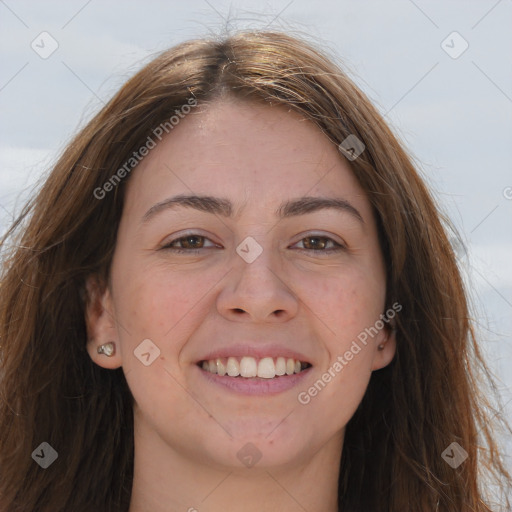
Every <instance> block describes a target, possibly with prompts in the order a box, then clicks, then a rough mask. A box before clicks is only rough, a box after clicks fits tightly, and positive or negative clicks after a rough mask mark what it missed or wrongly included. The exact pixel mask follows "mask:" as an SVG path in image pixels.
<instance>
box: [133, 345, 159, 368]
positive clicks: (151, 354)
mask: <svg viewBox="0 0 512 512" xmlns="http://www.w3.org/2000/svg"><path fill="white" fill-rule="evenodd" d="M133 353H134V354H135V357H136V358H137V359H138V360H139V361H140V362H141V363H142V364H143V365H144V366H149V365H150V364H152V363H153V362H154V361H155V360H156V359H158V356H160V349H159V348H158V347H157V346H156V345H155V344H154V343H153V342H152V341H151V340H150V339H145V340H143V341H141V342H140V343H139V345H138V346H137V348H136V349H135V350H134V351H133Z"/></svg>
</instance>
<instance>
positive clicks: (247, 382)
mask: <svg viewBox="0 0 512 512" xmlns="http://www.w3.org/2000/svg"><path fill="white" fill-rule="evenodd" d="M196 368H197V371H199V372H200V373H201V375H202V376H203V377H204V378H206V379H208V381H209V382H212V383H214V384H218V385H220V386H224V387H225V388H227V389H229V390H230V391H234V392H235V393H241V394H243V395H276V394H278V393H283V392H284V391H287V390H289V389H292V388H293V387H295V386H297V385H298V384H299V383H300V382H302V381H303V380H304V379H305V377H306V376H307V375H308V374H309V371H310V370H311V369H312V367H311V366H310V367H309V368H306V369H305V370H302V371H301V372H300V373H294V374H293V375H282V376H280V377H274V378H273V379H262V378H259V377H254V378H246V377H229V376H228V375H225V376H224V377H222V376H220V375H218V374H216V373H210V372H207V371H206V370H203V369H202V368H199V366H196Z"/></svg>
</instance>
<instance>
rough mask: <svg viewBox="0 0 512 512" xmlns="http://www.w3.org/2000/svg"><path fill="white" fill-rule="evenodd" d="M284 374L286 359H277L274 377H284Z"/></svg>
mask: <svg viewBox="0 0 512 512" xmlns="http://www.w3.org/2000/svg"><path fill="white" fill-rule="evenodd" d="M285 373H286V359H285V358H284V357H278V358H277V359H276V375H284V374H285Z"/></svg>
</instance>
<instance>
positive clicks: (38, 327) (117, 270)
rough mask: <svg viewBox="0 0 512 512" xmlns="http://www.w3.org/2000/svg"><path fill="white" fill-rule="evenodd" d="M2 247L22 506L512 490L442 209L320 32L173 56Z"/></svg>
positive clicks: (133, 91)
mask: <svg viewBox="0 0 512 512" xmlns="http://www.w3.org/2000/svg"><path fill="white" fill-rule="evenodd" d="M16 237H18V238H16ZM11 238H13V240H15V243H13V245H12V246H10V247H9V246H7V245H6V244H7V242H8V241H9V240H10V239H11ZM3 245H4V246H5V247H6V255H5V256H4V273H3V276H2V285H1V288H0V290H1V299H0V300H1V302H0V312H1V313H0V320H1V321H0V340H1V350H2V352H1V354H2V374H3V378H2V381H1V384H0V389H1V396H2V401H1V405H0V407H1V414H0V429H1V432H2V437H1V440H0V471H1V476H2V478H1V483H0V500H1V505H2V510H6V511H9V512H10V511H36V510H37V511H46V510H51V511H53V512H55V511H73V512H75V511H76V512H79V511H80V512H81V511H83V512H85V511H91V510H95V511H112V512H113V511H116V512H117V511H129V512H141V511H143V510H151V511H153V512H160V511H164V510H165V511H168V510H189V511H193V510H199V511H218V510H224V511H226V510H227V511H229V510H240V509H243V510H244V511H253V510H254V511H255V510H274V509H275V510H277V509H279V510H281V511H288V510H289V511H292V510H293V511H295V510H308V511H320V510H321V511H328V512H334V511H343V512H348V511H358V512H359V511H360V512H363V511H364V512H368V511H384V510H386V511H393V512H398V511H410V510H414V511H433V510H438V511H440V512H441V511H442V512H444V511H454V512H455V511H457V512H461V511H478V512H481V511H489V510H493V508H491V507H493V506H494V504H493V503H491V500H490V498H487V497H486V495H485V494H484V492H483V489H482V488H483V486H484V485H487V486H488V485H495V486H497V487H496V488H497V489H498V490H501V491H502V492H505V491H506V490H507V489H508V487H507V485H509V482H510V475H509V474H508V473H507V471H506V469H505V468H504V466H503V465H502V463H501V461H500V457H499V453H498V451H497V445H496V443H495V441H494V438H493V436H494V434H493V430H492V428H491V423H490V422H489V417H488V416H487V414H486V409H487V403H486V400H485V396H483V395H480V394H479V390H480V385H481V384H480V383H479V381H477V380H476V376H477V372H478V370H480V369H484V370H485V369H486V367H485V364H484V362H483V360H482V358H481V356H480V352H479V349H478V345H477V344H476V342H475V338H474V335H473V330H472V325H471V322H470V319H469V314H468V305H467V302H466V296H465V292H464V289H463V285H462V282H461V278H460V275H459V272H458V269H457V265H456V261H455V257H454V254H453V252H452V249H451V247H450V244H449V242H448V239H447V236H446V234H445V230H444V228H443V226H442V223H441V220H440V214H439V212H438V211H437V209H436V206H435V204H434V202H433V200H432V198H431V196H430V194H429V192H428V191H427V189H426V188H425V185H424V184H423V182H422V181H421V179H420V178H419V176H418V174H417V172H416V171H415V169H414V167H413V165H412V163H411V161H410V159H409V158H408V156H407V155H406V153H405V151H404V149H403V148H402V147H401V146H400V144H399V142H398V141H397V139H396V138H395V137H394V136H393V135H392V133H391V131H390V130H389V128H388V127H387V126H386V125H385V123H384V121H383V119H382V117H381V116H380V115H379V114H378V113H377V111H376V110H375V109H374V108H373V107H372V105H371V104H370V103H369V101H368V99H367V98H366V97H365V96H364V95H363V94H362V93H361V92H360V91H359V89H358V88H357V87H356V86H355V85H354V84H353V83H352V82H351V81H350V80H349V79H348V78H347V76H346V75H345V74H343V72H342V71H341V70H340V69H339V68H338V67H336V66H335V65H334V64H333V63H332V62H330V61H329V60H328V59H327V58H326V57H325V56H323V55H322V54H321V53H320V52H319V51H318V50H316V49H315V48H313V47H312V46H310V45H308V44H306V43H305V42H302V41H300V40H298V39H296V38H293V37H290V36H288V35H285V34H281V33H270V32H244V33H239V34H236V35H234V36H232V37H229V38H228V39H226V40H223V41H220V42H219V41H211V40H197V41H190V42H186V43H184V44H181V45H179V46H177V47H175V48H172V49H170V50H168V51H166V52H164V53H163V54H162V55H161V56H159V57H158V58H156V59H155V60H154V61H153V62H151V63H150V64H149V65H147V66H146V67H145V68H144V69H142V70H141V71H140V72H139V73H138V74H137V75H136V76H135V77H133V78H132V79H131V80H129V81H128V82H127V84H126V85H124V87H123V88H122V89H121V90H120V91H119V92H118V94H117V95H116V96H115V97H114V98H113V99H112V100H111V101H110V102H109V103H108V104H107V105H106V106H105V108H103V109H102V110H101V112H100V113H99V114H98V115H97V116H96V117H95V118H94V119H93V120H92V121H91V122H90V123H89V124H88V125H87V126H86V127H85V128H84V129H83V130H82V132H81V133H80V134H79V135H78V136H77V137H76V138H75V139H74V140H73V141H72V143H71V144H70V145H69V146H68V148H67V149H66V150H65V152H64V154H63V155H62V157H61V158H60V160H59V161H58V163H57V164H56V166H55V168H54V169H53V171H52V172H51V174H50V175H49V176H48V178H47V179H46V182H45V183H44V186H43V187H42V189H41V191H40V192H39V193H38V195H37V197H35V198H34V199H33V200H32V201H31V202H30V204H28V205H27V207H26V208H25V210H24V211H23V213H22V215H21V216H20V218H19V219H18V220H17V221H16V223H15V224H14V225H13V226H12V228H11V229H10V231H9V232H8V233H7V235H6V237H5V238H4V242H3ZM493 421H494V422H496V420H493ZM482 445H483V446H482ZM483 470H486V473H484V474H483V475H482V473H483ZM484 477H486V478H487V479H486V480H484V479H483V478H484ZM501 499H502V502H503V505H505V504H507V505H509V503H508V502H506V498H505V497H504V496H502V497H501ZM505 502H506V503H505Z"/></svg>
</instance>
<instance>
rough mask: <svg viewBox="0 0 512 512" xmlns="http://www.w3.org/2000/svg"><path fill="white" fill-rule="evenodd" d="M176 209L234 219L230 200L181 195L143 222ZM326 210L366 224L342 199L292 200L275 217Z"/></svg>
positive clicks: (149, 213)
mask: <svg viewBox="0 0 512 512" xmlns="http://www.w3.org/2000/svg"><path fill="white" fill-rule="evenodd" d="M176 207H186V208H193V209H195V210H199V211H201V212H206V213H211V214H214V215H221V216H222V217H233V212H234V207H233V203H232V202H231V201H230V200H229V199H224V198H219V197H212V196H204V195H203V196H199V195H186V194H180V195H177V196H173V197H169V198H167V199H164V200H163V201H160V202H159V203H157V204H155V205H154V206H152V207H151V208H150V209H149V210H148V211H147V212H146V213H145V214H144V216H143V217H142V222H143V223H146V222H149V221H150V220H151V219H152V218H153V217H155V215H157V214H158V213H160V212H162V211H165V210H169V209H173V208H176ZM325 209H334V210H338V211H342V212H345V213H349V214H350V215H352V217H354V218H356V219H357V220H358V221H360V222H361V223H363V224H364V220H363V217H362V215H361V214H360V213H359V211H358V210H357V209H356V208H355V207H354V206H352V204H350V203H349V202H348V201H347V200H346V199H342V198H329V197H312V196H304V197H299V198H297V199H290V200H288V201H285V202H284V203H282V204H281V206H280V207H279V208H278V209H277V210H276V212H275V215H276V217H278V218H279V219H285V218H289V217H295V216H298V215H305V214H307V213H312V212H316V211H319V210H325Z"/></svg>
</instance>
